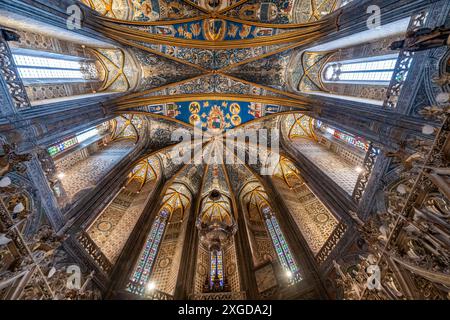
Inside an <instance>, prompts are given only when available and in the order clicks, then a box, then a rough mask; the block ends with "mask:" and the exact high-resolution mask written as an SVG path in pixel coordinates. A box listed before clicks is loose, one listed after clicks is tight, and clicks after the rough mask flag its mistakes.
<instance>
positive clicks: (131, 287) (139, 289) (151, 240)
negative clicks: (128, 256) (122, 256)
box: [127, 208, 169, 295]
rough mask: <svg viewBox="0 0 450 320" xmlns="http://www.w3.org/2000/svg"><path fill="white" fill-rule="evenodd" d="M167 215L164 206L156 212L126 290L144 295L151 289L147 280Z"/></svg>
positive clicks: (167, 212) (164, 227)
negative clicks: (156, 214)
mask: <svg viewBox="0 0 450 320" xmlns="http://www.w3.org/2000/svg"><path fill="white" fill-rule="evenodd" d="M168 217H169V211H168V210H167V209H165V208H164V209H162V210H161V211H160V213H159V214H158V217H157V218H156V219H155V222H153V225H152V229H151V230H150V234H149V235H148V238H147V240H146V242H145V246H144V249H143V250H142V253H141V255H140V258H139V260H138V263H137V265H136V267H135V269H134V272H133V275H132V276H131V278H130V281H129V282H128V286H127V291H129V292H131V293H134V294H138V295H144V294H145V292H146V290H147V289H153V288H147V286H148V285H151V284H152V283H151V282H149V279H150V276H151V272H152V267H153V263H154V262H155V260H156V255H157V253H158V248H159V244H160V242H161V239H162V236H163V234H164V230H165V229H166V224H167V218H168Z"/></svg>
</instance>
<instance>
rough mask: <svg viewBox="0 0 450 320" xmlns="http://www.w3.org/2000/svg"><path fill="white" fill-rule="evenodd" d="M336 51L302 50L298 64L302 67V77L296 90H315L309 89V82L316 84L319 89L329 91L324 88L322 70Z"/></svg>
mask: <svg viewBox="0 0 450 320" xmlns="http://www.w3.org/2000/svg"><path fill="white" fill-rule="evenodd" d="M335 52H336V51H319V52H313V51H304V52H302V54H301V58H300V64H301V68H302V72H303V74H302V77H301V78H300V80H299V82H298V90H299V91H301V92H308V91H317V90H311V88H308V87H311V84H312V85H313V86H316V87H317V88H318V89H319V91H323V92H329V90H327V89H325V86H324V84H323V81H322V77H321V74H322V70H323V67H324V66H325V65H326V64H327V62H328V60H329V59H330V58H331V56H332V55H333V53H335Z"/></svg>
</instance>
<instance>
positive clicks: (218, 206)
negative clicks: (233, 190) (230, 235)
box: [200, 194, 233, 225]
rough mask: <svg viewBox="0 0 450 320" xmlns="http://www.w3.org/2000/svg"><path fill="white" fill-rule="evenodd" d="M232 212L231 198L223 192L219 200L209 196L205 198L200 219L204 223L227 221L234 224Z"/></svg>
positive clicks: (228, 223) (227, 223)
mask: <svg viewBox="0 0 450 320" xmlns="http://www.w3.org/2000/svg"><path fill="white" fill-rule="evenodd" d="M232 216H233V215H232V213H231V204H230V199H228V198H227V197H226V196H225V195H223V194H221V195H220V198H219V199H217V200H213V199H211V198H210V197H209V196H207V197H205V198H204V199H203V206H202V212H201V214H200V220H201V222H202V223H215V222H220V223H225V224H226V225H231V224H232V222H233V221H232Z"/></svg>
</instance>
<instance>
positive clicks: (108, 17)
mask: <svg viewBox="0 0 450 320" xmlns="http://www.w3.org/2000/svg"><path fill="white" fill-rule="evenodd" d="M82 1H83V2H85V3H86V4H88V5H89V6H90V7H91V9H93V10H96V11H97V12H99V13H100V14H101V16H100V17H97V16H96V17H95V18H98V19H99V20H102V21H106V22H114V23H118V24H123V25H135V26H164V25H175V24H183V23H189V22H194V21H201V20H205V19H221V20H225V21H230V22H235V23H241V24H247V25H250V26H255V27H261V28H275V29H297V28H307V27H312V26H320V25H323V26H325V25H333V26H335V25H337V22H338V21H337V19H338V17H325V18H322V17H320V18H316V20H317V21H309V22H304V23H286V24H276V23H267V22H258V21H248V20H242V19H240V18H236V17H232V16H227V15H224V14H225V13H227V12H228V11H230V10H232V9H234V8H236V7H239V6H240V5H242V4H245V3H246V2H248V1H249V0H241V1H238V2H236V3H234V4H232V5H230V6H228V7H226V8H223V9H221V10H208V9H207V8H204V7H202V6H200V5H198V4H196V3H194V2H192V1H190V0H183V1H184V2H185V3H187V4H189V5H190V6H192V7H194V8H196V9H197V10H199V11H201V12H202V13H201V14H200V15H198V16H197V17H190V18H179V19H173V20H157V21H133V20H126V19H124V17H123V18H117V15H116V14H115V13H114V10H113V9H112V10H108V9H109V8H113V6H112V3H113V1H114V0H109V2H106V1H105V0H97V1H102V2H104V3H106V5H104V6H102V5H100V6H101V8H99V7H98V6H97V7H96V5H95V4H94V3H93V2H94V1H93V0H82ZM311 1H313V0H311ZM331 1H337V0H331ZM325 2H327V1H325ZM110 3H111V4H110ZM321 5H323V3H322V4H321ZM321 5H320V6H321ZM320 6H319V7H320ZM106 8H107V9H106ZM102 9H104V10H105V11H104V12H101V10H102ZM318 10H320V9H319V8H318V7H317V6H316V8H315V11H314V12H319V14H320V13H322V11H318ZM333 11H334V9H332V10H331V11H330V12H333ZM316 16H317V15H316ZM333 20H334V21H333Z"/></svg>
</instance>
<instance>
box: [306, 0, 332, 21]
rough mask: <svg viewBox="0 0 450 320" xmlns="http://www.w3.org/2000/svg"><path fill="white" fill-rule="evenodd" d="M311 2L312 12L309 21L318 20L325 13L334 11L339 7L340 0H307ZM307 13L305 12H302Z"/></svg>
mask: <svg viewBox="0 0 450 320" xmlns="http://www.w3.org/2000/svg"><path fill="white" fill-rule="evenodd" d="M308 1H309V2H310V12H309V15H310V16H309V18H308V21H310V22H313V21H318V20H320V19H322V17H323V16H324V15H328V14H330V13H332V12H334V11H335V10H336V8H337V4H338V0H305V2H308ZM302 13H304V14H305V12H302Z"/></svg>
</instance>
